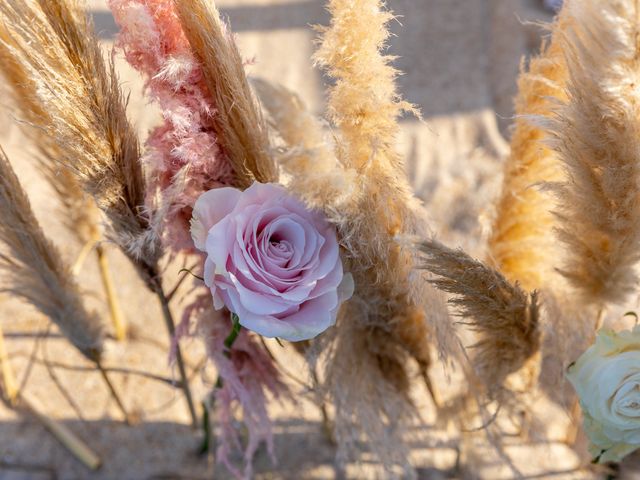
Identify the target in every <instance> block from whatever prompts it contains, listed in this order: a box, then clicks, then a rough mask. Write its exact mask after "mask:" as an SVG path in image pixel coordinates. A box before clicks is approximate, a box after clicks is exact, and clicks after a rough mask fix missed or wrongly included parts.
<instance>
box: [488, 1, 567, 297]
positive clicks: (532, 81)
mask: <svg viewBox="0 0 640 480" xmlns="http://www.w3.org/2000/svg"><path fill="white" fill-rule="evenodd" d="M570 23H571V19H570V17H569V16H568V15H566V13H565V12H563V13H561V14H560V16H559V17H558V18H557V20H556V22H555V24H554V25H553V36H552V38H551V41H550V43H549V44H548V45H546V44H545V45H543V46H542V51H541V53H540V55H539V56H537V57H534V58H532V59H531V60H530V63H529V66H528V69H527V70H524V68H523V70H522V72H521V74H520V78H519V80H518V95H517V97H516V100H515V109H516V115H517V118H516V121H515V128H514V131H513V136H512V138H511V153H510V155H509V158H508V159H507V161H506V163H505V167H504V180H503V185H502V194H501V195H500V197H499V199H498V203H497V205H496V217H495V220H494V222H493V228H492V232H491V237H490V238H489V257H490V261H491V263H492V264H493V265H495V266H496V268H498V269H499V270H500V271H501V272H502V273H503V274H504V275H505V276H506V277H507V278H508V279H509V280H510V281H512V282H515V281H518V282H520V283H521V285H522V286H523V287H524V288H525V289H527V290H533V289H537V288H541V287H543V286H544V285H545V284H546V285H547V286H548V285H549V281H550V277H552V275H553V274H554V273H555V271H554V267H555V266H556V265H554V260H555V259H556V258H557V256H558V247H557V242H556V241H555V239H554V238H553V235H551V234H550V232H551V231H552V230H553V228H554V226H555V225H556V223H557V220H556V218H555V217H554V215H553V214H552V213H551V210H552V209H553V205H554V203H553V197H552V195H550V193H549V191H548V190H544V189H542V188H541V184H543V183H544V182H557V181H559V180H560V179H561V178H562V168H561V164H560V162H559V161H558V159H557V154H556V153H555V152H554V151H553V150H552V149H551V148H550V147H549V146H547V145H545V143H544V138H545V136H546V133H545V131H544V129H543V128H541V127H540V126H539V125H537V124H536V123H535V122H533V121H532V116H539V115H548V114H549V113H550V112H551V111H552V110H553V108H554V106H555V105H557V103H558V101H559V100H565V99H566V94H565V91H564V87H565V84H566V82H567V79H568V74H567V66H566V62H565V60H564V56H563V52H562V48H561V46H560V41H559V38H558V37H560V35H561V34H560V33H558V32H562V31H563V30H565V29H566V28H567V27H568V25H569V24H570Z"/></svg>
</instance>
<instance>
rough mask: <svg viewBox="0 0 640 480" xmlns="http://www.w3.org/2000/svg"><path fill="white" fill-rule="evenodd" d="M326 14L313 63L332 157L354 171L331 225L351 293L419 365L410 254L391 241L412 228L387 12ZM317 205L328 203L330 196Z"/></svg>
mask: <svg viewBox="0 0 640 480" xmlns="http://www.w3.org/2000/svg"><path fill="white" fill-rule="evenodd" d="M329 11H330V13H331V15H332V22H331V26H330V27H329V28H328V29H325V30H323V38H322V43H321V45H320V48H319V50H318V52H317V54H316V60H317V61H318V63H319V64H320V65H322V66H324V67H325V68H326V70H327V71H328V73H329V74H330V75H331V76H332V77H333V78H334V79H335V82H336V83H335V85H334V86H333V87H332V88H331V89H330V92H329V105H328V111H329V117H330V120H331V121H332V122H333V124H334V125H335V127H336V128H337V130H338V131H337V133H336V136H337V138H336V154H337V157H338V159H339V161H340V163H341V164H342V165H344V167H345V168H346V169H353V170H354V171H355V172H356V174H357V183H356V184H355V185H353V194H354V195H357V196H358V201H356V202H352V204H351V205H352V206H351V208H350V209H347V210H344V211H341V212H340V215H341V221H340V222H339V224H338V229H339V231H340V235H341V237H342V242H343V244H344V245H345V247H346V250H347V258H348V260H349V264H350V265H349V266H350V268H351V271H352V273H353V275H354V279H355V284H356V293H355V295H356V296H358V297H360V298H362V299H364V300H366V302H367V303H368V304H369V305H371V306H372V315H373V316H374V317H376V319H372V325H373V324H377V325H379V326H380V325H384V327H383V328H384V329H386V330H387V331H388V333H391V334H392V337H391V339H393V340H394V341H396V342H400V343H401V344H402V345H403V346H404V347H405V348H406V349H407V350H408V351H410V352H411V354H412V355H413V356H414V357H415V358H417V359H418V361H419V362H421V363H422V364H423V365H425V366H426V365H428V364H429V353H428V352H429V347H428V343H427V338H426V337H427V332H426V321H425V319H424V316H423V315H422V314H421V312H420V310H421V309H420V308H419V306H418V304H417V302H416V301H415V299H413V298H412V296H411V290H412V285H411V283H410V282H411V280H412V276H411V269H412V257H411V253H410V252H409V251H408V250H405V249H403V248H402V245H401V244H400V242H398V241H397V240H396V237H397V236H398V235H402V234H411V233H414V232H415V231H416V229H417V228H418V227H417V220H416V207H417V203H416V200H415V199H414V197H413V196H412V194H411V190H410V187H409V185H408V182H407V180H406V178H405V176H404V175H405V174H404V168H403V165H402V161H401V158H400V156H399V154H398V153H397V151H396V150H395V141H396V135H397V133H398V128H399V127H398V123H397V119H398V116H399V115H400V113H401V112H402V111H403V110H405V109H410V108H411V106H410V105H408V104H407V103H405V102H402V101H401V100H399V98H398V94H397V93H396V90H395V82H394V79H395V76H396V75H397V72H396V70H395V69H393V68H392V67H391V66H390V65H389V64H388V63H389V61H390V58H388V57H386V56H384V55H382V53H381V51H382V49H383V48H384V43H385V41H386V39H387V37H388V35H389V33H388V31H387V28H386V23H387V22H388V21H389V20H390V19H391V18H392V15H391V14H390V13H389V12H387V11H385V10H384V9H383V8H382V4H381V2H379V1H378V0H357V1H346V0H331V1H330V2H329ZM322 200H324V201H325V203H326V204H329V205H330V204H331V199H330V198H326V197H325V198H323V199H322ZM378 317H379V318H378ZM409 332H410V333H409ZM388 341H389V339H386V340H385V342H388ZM382 350H383V349H381V351H382ZM387 360H388V362H390V364H391V363H394V361H393V359H391V358H390V359H387ZM394 370H395V368H394ZM400 370H402V369H400Z"/></svg>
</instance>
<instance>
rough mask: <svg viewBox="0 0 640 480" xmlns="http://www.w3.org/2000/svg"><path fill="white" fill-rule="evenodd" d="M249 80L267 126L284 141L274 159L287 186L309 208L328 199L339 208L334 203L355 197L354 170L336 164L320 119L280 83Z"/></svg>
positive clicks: (323, 203) (335, 206) (334, 205)
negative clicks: (263, 113) (263, 112)
mask: <svg viewBox="0 0 640 480" xmlns="http://www.w3.org/2000/svg"><path fill="white" fill-rule="evenodd" d="M251 83H252V86H253V87H254V88H255V90H256V93H257V94H258V97H259V98H260V103H261V104H262V106H263V107H264V109H265V110H266V112H267V114H268V120H269V124H270V126H271V127H272V128H273V129H274V130H275V132H276V133H277V135H278V136H279V137H280V138H281V139H282V141H283V143H284V147H283V148H282V149H281V150H282V151H278V152H277V160H278V164H279V166H280V167H281V169H282V173H283V174H284V175H283V177H285V178H283V181H284V183H285V184H286V185H287V187H288V188H289V189H290V190H291V191H292V192H293V193H295V194H296V195H298V196H299V197H300V198H302V199H304V200H305V201H306V203H307V204H308V205H309V206H310V207H312V208H324V207H326V206H327V205H328V204H327V200H330V202H331V204H330V208H331V209H336V208H337V210H341V208H338V206H344V205H342V204H344V203H345V202H348V201H353V199H354V198H357V197H356V196H355V195H354V192H353V190H354V188H356V182H357V178H356V177H357V174H356V172H355V170H354V169H346V168H344V166H343V165H342V164H340V162H339V161H338V159H337V158H336V155H335V153H334V151H333V148H332V141H331V139H330V138H329V136H328V135H327V134H326V133H325V131H324V129H323V126H322V123H321V122H320V120H319V119H318V118H316V117H315V116H314V115H313V114H312V113H311V112H309V111H308V110H307V109H306V106H305V105H304V102H303V101H302V99H301V98H300V97H299V96H298V95H296V94H295V93H294V92H292V91H290V90H288V89H287V88H285V87H283V86H282V85H276V84H272V83H269V82H268V81H266V80H263V79H257V78H254V79H252V80H251ZM287 177H288V178H287ZM351 207H352V206H351Z"/></svg>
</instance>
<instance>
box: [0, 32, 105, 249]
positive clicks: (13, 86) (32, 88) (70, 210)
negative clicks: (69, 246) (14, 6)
mask: <svg viewBox="0 0 640 480" xmlns="http://www.w3.org/2000/svg"><path fill="white" fill-rule="evenodd" d="M15 47H16V45H15V44H14V43H13V39H12V36H11V34H10V32H9V31H8V27H7V25H6V24H4V23H0V73H2V74H3V76H4V78H5V83H4V86H5V87H7V89H8V90H10V91H11V93H12V97H13V99H14V103H15V105H16V107H17V108H18V111H19V116H20V117H21V120H23V121H24V122H25V123H24V127H25V128H24V132H25V134H26V135H27V136H28V138H29V139H30V140H31V141H32V142H33V144H34V145H35V146H36V149H37V153H38V155H37V160H38V163H39V165H40V167H41V171H42V172H43V173H44V175H45V177H46V179H47V181H48V182H49V184H50V185H51V186H52V187H53V189H54V190H55V192H56V193H57V195H58V198H59V199H60V201H61V203H62V207H63V211H62V213H63V215H62V218H63V219H64V221H65V225H66V226H67V228H68V229H69V231H70V232H73V234H74V235H76V236H77V238H78V240H79V241H80V243H81V244H82V245H86V244H88V243H90V242H91V243H93V242H95V241H97V240H98V239H99V238H100V236H101V232H100V225H99V222H100V215H99V211H98V209H97V207H96V205H95V202H94V201H93V200H92V199H91V198H90V197H89V196H88V195H87V194H86V193H85V192H84V191H83V190H82V188H81V187H80V185H79V183H78V180H77V178H76V177H75V175H74V174H73V172H72V171H71V170H70V169H69V168H65V166H64V163H63V159H64V157H63V153H62V152H61V151H60V148H59V147H58V146H57V144H56V142H55V140H54V139H53V138H52V137H50V136H49V135H47V132H46V131H45V130H43V129H42V128H38V127H35V125H41V124H42V123H43V122H46V123H49V124H50V123H51V117H50V116H49V114H48V112H47V110H46V109H43V108H42V107H43V106H42V105H41V103H40V101H39V98H38V92H37V88H38V87H37V84H36V82H35V81H33V79H32V78H30V76H29V72H28V71H27V70H25V68H24V65H23V64H22V63H21V62H20V61H18V60H17V58H16V57H15V56H14V54H13V52H12V48H13V49H15ZM13 51H15V50H13Z"/></svg>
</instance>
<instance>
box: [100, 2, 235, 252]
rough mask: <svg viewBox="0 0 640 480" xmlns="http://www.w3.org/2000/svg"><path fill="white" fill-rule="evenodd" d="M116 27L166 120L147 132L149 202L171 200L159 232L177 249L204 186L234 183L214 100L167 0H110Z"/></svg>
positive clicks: (187, 242)
mask: <svg viewBox="0 0 640 480" xmlns="http://www.w3.org/2000/svg"><path fill="white" fill-rule="evenodd" d="M109 6H110V7H111V10H112V11H113V14H114V17H115V19H116V21H117V23H118V24H119V25H120V27H121V31H120V34H119V36H118V42H117V45H118V47H119V48H120V49H121V50H122V51H123V52H124V55H125V57H126V59H127V61H128V62H129V63H130V64H131V65H132V66H133V67H134V68H135V69H137V70H138V71H139V72H140V73H141V74H142V75H143V76H144V77H145V79H146V91H147V94H148V95H149V96H150V97H151V98H152V99H153V100H154V101H156V102H157V103H158V105H159V106H160V108H161V110H162V116H163V119H164V122H163V124H162V125H161V126H159V127H157V128H156V129H155V130H154V131H153V132H152V133H151V135H150V137H149V139H148V140H147V151H146V153H145V155H144V157H143V158H144V161H145V163H146V165H147V168H148V170H149V173H150V180H151V183H150V186H149V187H150V188H149V197H150V198H148V199H147V201H148V202H151V203H153V202H155V201H156V198H157V197H158V194H159V196H160V198H162V199H163V200H164V201H165V202H169V203H170V206H169V210H168V214H167V216H166V218H165V234H164V240H165V243H166V244H167V246H169V247H170V248H172V249H173V250H174V251H181V250H190V249H191V248H192V246H193V244H192V241H191V236H190V235H189V220H190V218H191V210H192V206H193V204H194V203H195V200H196V199H197V198H198V196H199V195H200V194H201V193H202V192H205V191H207V190H210V189H212V188H216V187H219V186H223V185H232V184H233V179H234V174H233V169H232V167H231V164H230V163H229V161H228V158H227V157H226V156H225V154H224V153H223V152H222V151H221V149H220V146H219V143H218V139H217V137H216V134H215V128H214V116H215V114H216V107H215V105H214V103H213V100H212V98H211V97H210V96H209V94H208V91H207V87H206V85H205V84H204V77H203V73H202V67H201V64H200V63H199V62H198V60H197V59H196V58H195V56H194V54H193V52H192V51H191V47H190V46H189V42H188V41H187V38H186V37H185V35H184V31H183V29H182V26H181V24H180V21H179V19H178V16H177V13H176V10H175V8H174V4H173V2H172V1H169V0H110V1H109Z"/></svg>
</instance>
